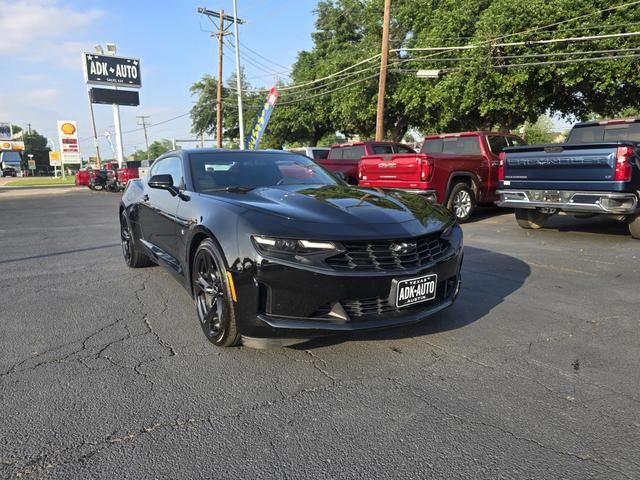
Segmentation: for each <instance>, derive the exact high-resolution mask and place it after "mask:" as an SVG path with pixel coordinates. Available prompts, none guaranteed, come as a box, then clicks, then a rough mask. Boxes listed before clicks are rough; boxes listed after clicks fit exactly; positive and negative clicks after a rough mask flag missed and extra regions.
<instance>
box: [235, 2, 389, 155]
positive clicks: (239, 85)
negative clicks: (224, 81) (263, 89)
mask: <svg viewBox="0 0 640 480" xmlns="http://www.w3.org/2000/svg"><path fill="white" fill-rule="evenodd" d="M387 1H389V0H387ZM238 23H244V22H243V21H242V20H239V19H238V0H233V32H234V37H235V40H236V41H235V43H236V86H237V88H238V123H239V125H238V127H239V129H240V149H241V150H244V147H245V145H244V112H243V109H242V79H241V78H240V37H238Z"/></svg>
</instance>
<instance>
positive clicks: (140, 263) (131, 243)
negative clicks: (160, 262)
mask: <svg viewBox="0 0 640 480" xmlns="http://www.w3.org/2000/svg"><path fill="white" fill-rule="evenodd" d="M120 244H121V245H122V256H123V257H124V261H125V263H126V264H127V266H129V267H131V268H140V267H148V266H150V265H153V261H151V259H150V258H149V257H148V256H147V255H145V254H144V253H143V252H142V251H141V250H140V247H139V246H138V245H137V244H136V241H135V239H134V238H133V232H132V231H131V226H130V224H129V220H128V219H127V216H126V214H125V213H124V211H123V212H122V213H121V214H120Z"/></svg>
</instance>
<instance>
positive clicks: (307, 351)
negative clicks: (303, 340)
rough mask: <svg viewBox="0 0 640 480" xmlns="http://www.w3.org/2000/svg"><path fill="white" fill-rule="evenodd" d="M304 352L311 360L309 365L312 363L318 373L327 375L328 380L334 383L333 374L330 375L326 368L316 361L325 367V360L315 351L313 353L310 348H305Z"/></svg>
mask: <svg viewBox="0 0 640 480" xmlns="http://www.w3.org/2000/svg"><path fill="white" fill-rule="evenodd" d="M305 353H306V354H307V355H309V356H310V357H311V358H312V359H313V360H312V361H311V365H313V368H315V369H316V370H318V371H319V372H320V373H322V374H323V375H324V376H325V377H327V378H328V379H329V380H331V384H332V385H335V384H336V377H334V376H333V375H331V374H330V373H329V372H328V371H327V369H326V368H324V367H321V366H320V365H319V364H318V362H321V363H322V364H323V365H324V366H325V367H326V366H327V362H326V361H325V360H324V359H322V358H320V357H319V356H318V355H316V354H315V353H313V352H312V351H311V350H305Z"/></svg>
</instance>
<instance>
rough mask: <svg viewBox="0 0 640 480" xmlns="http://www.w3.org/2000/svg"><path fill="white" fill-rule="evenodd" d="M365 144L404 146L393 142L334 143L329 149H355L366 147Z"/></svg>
mask: <svg viewBox="0 0 640 480" xmlns="http://www.w3.org/2000/svg"><path fill="white" fill-rule="evenodd" d="M366 144H371V145H380V144H383V145H389V144H391V145H406V143H402V142H394V141H393V140H363V141H361V142H347V143H334V144H333V145H331V148H338V147H355V146H358V145H366Z"/></svg>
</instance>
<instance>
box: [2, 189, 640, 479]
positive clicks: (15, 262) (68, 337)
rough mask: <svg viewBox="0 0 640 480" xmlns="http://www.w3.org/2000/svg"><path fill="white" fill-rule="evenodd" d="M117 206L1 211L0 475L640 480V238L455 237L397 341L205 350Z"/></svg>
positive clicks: (475, 229)
mask: <svg viewBox="0 0 640 480" xmlns="http://www.w3.org/2000/svg"><path fill="white" fill-rule="evenodd" d="M117 202H118V197H117V196H116V195H111V194H107V193H92V192H89V191H84V190H82V191H73V192H66V191H65V192H56V193H53V192H52V193H49V194H41V195H20V196H11V195H9V194H5V193H3V194H1V195H0V208H1V210H2V215H1V216H0V242H1V244H2V248H1V249H0V267H1V268H0V288H1V291H2V293H3V295H2V296H1V297H0V328H1V329H2V335H0V407H1V411H2V415H1V416H0V432H2V434H1V435H0V477H1V478H17V477H21V478H22V477H27V478H78V479H80V478H82V479H84V478H104V479H112V478H131V479H139V478H233V477H238V478H284V479H293V478H426V477H430V478H446V479H456V478H474V479H476V478H491V479H493V478H505V479H522V478H536V479H539V478H550V479H556V478H567V479H585V478H607V479H612V478H615V479H617V478H620V479H631V478H639V477H640V456H638V454H637V445H638V443H639V441H640V420H639V418H640V417H639V416H638V414H637V412H638V407H639V404H640V369H639V368H638V365H640V350H639V349H638V344H639V343H640V342H639V340H640V334H639V333H638V331H639V327H640V314H639V313H638V287H639V286H640V242H638V241H634V240H632V239H631V238H630V237H628V235H627V234H626V228H625V226H624V225H619V224H616V223H611V222H608V221H606V220H599V219H585V220H575V219H571V218H554V219H553V220H552V222H551V227H550V228H546V229H544V230H542V231H536V232H534V231H525V230H521V229H519V228H518V227H517V226H516V224H515V220H514V219H513V215H512V214H509V213H508V212H495V211H493V212H488V213H487V214H483V215H482V216H481V217H479V218H477V219H476V220H475V221H473V222H472V223H470V224H467V225H465V226H464V227H463V228H464V231H465V245H466V254H465V264H464V267H463V280H464V284H463V290H462V293H461V296H460V298H459V300H458V302H457V303H456V305H455V306H454V307H453V308H451V309H449V310H447V311H446V312H443V313H442V314H440V315H438V316H437V317H436V318H434V319H432V320H428V321H426V322H424V323H422V324H420V325H418V326H415V327H412V328H404V329H400V330H390V331H383V332H375V333H370V334H366V335H358V336H355V337H334V338H329V339H323V340H316V341H314V342H311V343H307V344H304V345H299V346H297V347H295V348H288V349H279V350H252V349H248V348H243V347H242V348H233V349H219V348H215V347H213V346H212V345H210V344H209V343H208V342H207V341H206V339H205V338H204V336H203V335H202V333H201V331H200V327H199V325H198V323H197V320H196V317H195V313H194V307H193V305H192V301H191V299H190V298H189V296H188V294H187V293H186V291H184V290H183V289H182V288H181V287H180V286H179V285H178V284H177V283H176V282H175V281H174V280H173V279H172V278H171V277H170V276H169V274H167V273H166V272H164V271H163V270H162V269H160V268H153V267H152V268H145V269H140V270H130V269H127V267H126V266H125V265H124V262H123V261H122V259H121V251H120V245H119V233H118V222H117V210H116V209H117Z"/></svg>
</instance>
